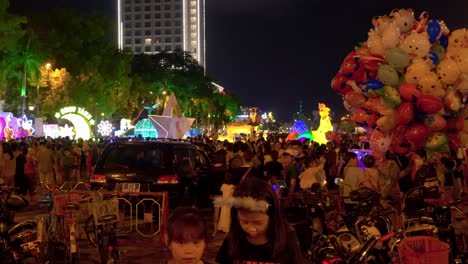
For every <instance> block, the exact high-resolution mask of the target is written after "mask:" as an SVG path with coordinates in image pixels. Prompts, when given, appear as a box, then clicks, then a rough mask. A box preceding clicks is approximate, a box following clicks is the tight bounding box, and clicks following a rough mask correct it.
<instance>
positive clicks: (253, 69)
mask: <svg viewBox="0 0 468 264" xmlns="http://www.w3.org/2000/svg"><path fill="white" fill-rule="evenodd" d="M205 1H206V53H207V54H206V59H207V63H206V69H207V73H208V75H209V76H210V77H211V78H212V79H214V80H215V82H217V83H218V84H220V85H222V86H224V87H225V89H227V90H229V91H232V92H234V93H235V94H238V95H239V96H241V98H243V102H244V104H245V105H248V106H259V107H260V108H261V109H262V111H273V112H274V114H275V115H276V117H277V118H279V119H283V120H285V119H291V117H292V115H293V113H294V112H297V111H299V100H302V104H303V113H304V114H306V115H310V114H311V112H312V111H313V110H317V103H318V102H324V103H326V104H329V105H330V106H331V108H332V110H335V111H336V112H337V114H343V113H345V110H344V108H343V107H342V99H341V97H340V96H339V95H338V94H337V93H335V92H334V91H333V90H332V89H331V87H330V81H331V79H332V77H333V76H334V74H335V73H336V71H337V70H338V68H339V66H340V64H341V61H342V60H343V58H344V57H345V56H346V54H347V53H348V52H349V51H351V50H352V49H353V47H354V46H355V45H356V44H358V43H359V42H362V41H365V40H366V39H367V32H368V31H369V29H370V28H371V26H372V24H371V19H372V18H373V17H374V16H380V15H384V14H389V13H390V12H391V11H392V10H393V9H395V8H398V9H399V8H410V7H411V8H413V10H414V12H415V15H416V16H419V14H420V13H421V12H422V11H424V10H426V11H428V12H429V15H430V17H431V18H437V19H441V20H444V21H445V22H446V24H447V26H448V27H449V29H451V30H453V29H457V28H461V27H468V17H466V14H465V13H466V10H468V1H467V0H448V1H441V0H392V1H385V0H364V1H358V0H355V1H333V0H328V1H323V0H205ZM10 2H11V4H12V8H14V9H16V10H19V9H21V10H36V9H44V8H47V9H50V8H53V7H69V8H77V9H80V10H83V11H86V12H88V11H90V10H96V11H97V12H100V13H103V14H104V15H107V16H109V17H111V18H114V17H115V10H116V2H117V1H116V0H41V1H38V0H10Z"/></svg>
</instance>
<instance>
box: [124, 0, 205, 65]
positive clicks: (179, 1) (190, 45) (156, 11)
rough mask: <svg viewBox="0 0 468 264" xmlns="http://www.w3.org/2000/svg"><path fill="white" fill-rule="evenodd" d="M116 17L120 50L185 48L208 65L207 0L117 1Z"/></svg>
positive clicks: (151, 50) (143, 50) (149, 51)
mask: <svg viewBox="0 0 468 264" xmlns="http://www.w3.org/2000/svg"><path fill="white" fill-rule="evenodd" d="M117 19H118V46H119V49H129V50H130V51H132V52H134V53H147V54H154V53H157V52H160V51H163V50H164V51H168V52H171V51H175V50H184V51H186V52H189V53H190V54H191V55H192V56H193V57H194V58H195V59H196V60H197V61H198V62H199V63H200V65H202V66H205V0H117Z"/></svg>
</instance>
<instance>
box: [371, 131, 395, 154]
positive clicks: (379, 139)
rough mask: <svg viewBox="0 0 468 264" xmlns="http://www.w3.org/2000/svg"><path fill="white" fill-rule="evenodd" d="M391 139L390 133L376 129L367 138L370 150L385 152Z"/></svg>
mask: <svg viewBox="0 0 468 264" xmlns="http://www.w3.org/2000/svg"><path fill="white" fill-rule="evenodd" d="M391 142H392V139H391V137H390V135H388V134H385V133H383V132H381V131H380V130H378V129H375V130H374V131H373V132H372V134H371V136H370V139H369V143H370V147H371V150H372V152H374V151H375V152H381V153H385V151H387V150H388V149H389V147H390V143H391Z"/></svg>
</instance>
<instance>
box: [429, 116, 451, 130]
mask: <svg viewBox="0 0 468 264" xmlns="http://www.w3.org/2000/svg"><path fill="white" fill-rule="evenodd" d="M424 125H426V126H427V127H428V128H429V129H430V130H432V131H442V130H444V129H445V128H446V127H447V121H446V120H445V118H444V117H443V116H442V115H441V114H429V115H427V116H426V118H425V119H424Z"/></svg>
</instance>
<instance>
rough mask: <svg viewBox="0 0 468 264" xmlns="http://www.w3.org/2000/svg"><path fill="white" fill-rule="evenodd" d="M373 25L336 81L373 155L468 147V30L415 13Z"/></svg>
mask: <svg viewBox="0 0 468 264" xmlns="http://www.w3.org/2000/svg"><path fill="white" fill-rule="evenodd" d="M372 25H373V27H372V28H370V29H369V30H368V39H367V41H365V43H364V44H363V45H362V46H360V47H358V48H356V49H355V50H353V51H351V52H349V54H348V55H347V56H346V58H345V59H344V60H343V63H342V64H341V65H340V66H339V67H338V69H339V71H338V73H337V75H336V76H335V77H334V78H333V80H332V87H333V89H335V90H336V91H337V92H338V93H339V94H340V95H342V97H343V104H344V105H345V107H346V108H347V109H348V110H349V111H351V112H353V121H354V123H355V124H357V125H360V126H363V127H365V128H366V131H367V132H368V133H369V139H370V140H371V141H372V144H371V145H372V146H371V149H372V151H375V152H376V153H378V155H382V151H384V150H385V149H389V150H390V151H392V152H395V153H398V154H406V153H408V152H409V151H417V150H420V149H423V148H424V149H426V150H427V151H428V152H434V151H445V150H446V148H447V147H448V146H449V147H451V148H454V147H456V146H460V145H461V144H462V145H465V144H468V128H467V127H468V111H467V110H466V109H467V107H466V106H467V104H468V103H467V102H468V30H466V29H465V28H462V29H455V30H452V31H451V30H449V27H448V26H447V25H446V24H445V22H444V21H443V20H441V19H439V18H437V17H430V16H429V13H427V12H422V13H421V14H419V16H415V14H414V13H413V10H412V9H396V10H393V11H392V12H391V13H390V14H388V15H381V16H376V17H375V18H374V19H373V20H372ZM383 139H384V140H383ZM382 140H383V142H391V144H388V147H385V146H386V144H384V145H382V144H381V143H382ZM382 146H384V148H382Z"/></svg>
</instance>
